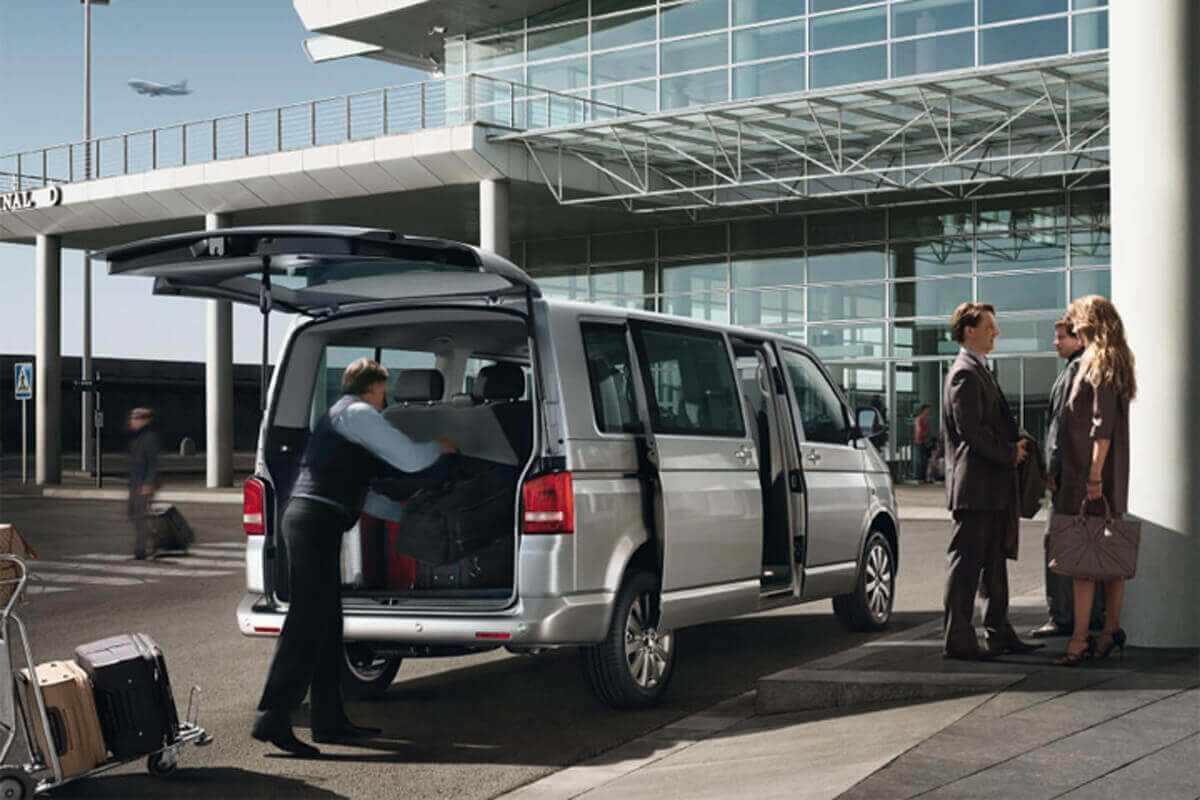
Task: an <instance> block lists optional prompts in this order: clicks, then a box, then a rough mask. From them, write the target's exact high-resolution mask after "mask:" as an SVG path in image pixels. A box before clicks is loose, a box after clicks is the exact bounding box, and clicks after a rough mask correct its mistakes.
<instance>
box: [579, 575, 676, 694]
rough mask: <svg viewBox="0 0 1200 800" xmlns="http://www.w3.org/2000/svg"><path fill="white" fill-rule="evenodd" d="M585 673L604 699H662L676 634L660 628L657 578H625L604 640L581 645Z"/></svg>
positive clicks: (595, 692) (673, 656)
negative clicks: (588, 645)
mask: <svg viewBox="0 0 1200 800" xmlns="http://www.w3.org/2000/svg"><path fill="white" fill-rule="evenodd" d="M580 656H581V659H580V660H581V662H582V666H583V676H584V679H585V680H586V681H587V683H588V686H589V688H591V690H592V692H593V693H594V694H595V695H596V697H598V698H599V699H600V700H601V701H602V702H603V703H605V704H607V705H610V706H612V707H614V708H647V707H649V706H652V705H655V704H656V703H658V701H659V700H661V699H662V696H663V694H664V693H665V692H666V690H667V685H668V684H669V683H670V681H671V674H672V673H673V672H674V669H675V635H674V634H673V633H672V632H670V631H660V630H659V629H658V580H657V579H656V578H655V577H654V576H653V575H652V574H650V573H649V572H635V573H633V574H632V575H630V576H629V577H628V578H626V580H625V582H624V583H623V584H622V585H621V591H620V592H619V593H618V594H617V602H616V608H615V610H614V612H613V619H612V624H610V625H609V629H608V635H607V636H605V638H604V641H602V642H600V643H599V644H597V645H594V646H592V647H582V648H580Z"/></svg>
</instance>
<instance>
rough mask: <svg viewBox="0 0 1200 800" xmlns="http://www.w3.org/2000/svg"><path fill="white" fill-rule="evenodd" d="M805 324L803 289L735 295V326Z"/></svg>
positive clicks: (772, 290) (739, 293)
mask: <svg viewBox="0 0 1200 800" xmlns="http://www.w3.org/2000/svg"><path fill="white" fill-rule="evenodd" d="M802 322H804V290H803V289H782V290H779V289H769V290H764V291H742V292H734V293H733V324H734V325H787V324H796V323H802Z"/></svg>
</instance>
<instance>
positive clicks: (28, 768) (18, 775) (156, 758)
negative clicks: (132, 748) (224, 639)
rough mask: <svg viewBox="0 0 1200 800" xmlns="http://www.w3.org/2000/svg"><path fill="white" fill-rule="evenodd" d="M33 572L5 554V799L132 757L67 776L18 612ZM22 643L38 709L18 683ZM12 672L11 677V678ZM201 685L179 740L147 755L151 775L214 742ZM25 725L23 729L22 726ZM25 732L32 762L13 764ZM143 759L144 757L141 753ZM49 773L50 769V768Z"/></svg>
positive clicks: (1, 646) (0, 616) (0, 726)
mask: <svg viewBox="0 0 1200 800" xmlns="http://www.w3.org/2000/svg"><path fill="white" fill-rule="evenodd" d="M28 578H29V571H28V568H27V567H26V565H25V562H24V560H22V559H21V558H19V557H17V556H15V555H11V554H0V599H4V595H5V594H7V593H9V592H11V594H10V595H9V596H8V597H7V602H6V603H5V604H4V609H3V611H2V612H0V765H3V766H0V800H27V798H30V797H33V796H34V795H35V794H41V793H43V792H49V791H51V790H52V789H55V788H57V787H59V786H62V785H63V784H67V783H71V782H73V781H77V780H79V779H80V778H88V777H91V776H92V775H97V774H99V773H101V772H106V771H108V770H110V769H113V768H114V767H119V766H121V765H122V764H128V763H131V761H132V760H127V761H120V760H117V759H115V758H112V759H109V760H108V761H105V762H104V763H102V764H100V765H98V766H96V767H94V768H92V769H90V770H88V771H87V772H83V773H80V774H79V775H72V776H70V777H66V776H64V775H63V773H62V766H61V765H60V764H59V761H58V754H57V753H56V752H55V748H54V746H53V743H54V728H53V726H52V725H51V724H50V717H49V715H48V714H47V713H46V701H45V699H44V697H43V696H42V688H41V686H40V684H39V682H38V681H37V679H36V676H34V675H33V672H34V667H35V666H36V663H37V662H35V661H34V658H33V649H32V647H31V646H30V644H29V636H28V635H27V633H26V631H25V624H24V623H23V622H21V619H20V617H18V616H17V615H16V614H14V613H13V609H14V607H15V606H16V603H17V600H18V599H19V598H20V597H21V596H22V593H23V590H24V589H25V584H26V583H27V581H28ZM14 632H15V633H16V638H17V640H18V641H19V643H20V655H21V657H22V658H23V660H24V662H25V666H26V668H28V670H29V672H30V675H31V677H32V678H33V680H31V681H30V684H31V687H32V694H33V697H34V700H35V701H36V708H28V707H27V705H26V702H25V701H24V699H23V693H22V692H18V691H17V688H16V663H15V662H14V660H13V636H12V634H13V633H14ZM5 676H7V680H5ZM200 695H201V692H200V687H199V686H192V690H191V692H189V693H188V706H187V714H186V715H185V717H184V719H183V721H182V722H180V723H179V727H178V728H177V729H176V732H175V734H176V735H175V741H174V742H172V743H171V744H168V745H165V746H164V747H161V748H159V749H158V750H155V751H153V752H151V753H150V754H149V755H147V756H146V768H147V769H148V770H149V771H150V774H151V775H156V776H159V777H165V776H167V775H170V774H171V773H172V772H174V771H175V768H176V767H177V766H178V765H179V753H180V751H181V750H182V749H183V746H184V745H186V744H194V745H196V746H197V747H203V746H205V745H207V744H210V743H212V740H213V737H212V736H210V735H209V734H208V733H207V732H206V731H205V730H204V729H203V728H201V727H200V724H199V723H200ZM18 725H20V730H18ZM35 726H39V727H38V728H36V729H38V730H41V731H42V732H43V735H44V740H45V741H46V742H48V743H50V745H51V746H50V747H48V748H47V749H48V750H49V752H48V753H42V752H41V748H40V747H39V746H38V742H37V737H36V736H34V730H35ZM19 732H23V733H24V734H25V741H26V743H27V744H28V747H29V754H30V756H29V757H30V759H31V760H30V761H29V762H27V763H25V764H11V763H8V758H9V754H10V751H11V749H12V746H13V744H14V743H15V742H16V740H17V735H18V733H19ZM138 758H141V756H138ZM47 772H48V773H49V774H45V773H47Z"/></svg>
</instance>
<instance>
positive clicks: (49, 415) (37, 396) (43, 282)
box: [33, 233, 62, 486]
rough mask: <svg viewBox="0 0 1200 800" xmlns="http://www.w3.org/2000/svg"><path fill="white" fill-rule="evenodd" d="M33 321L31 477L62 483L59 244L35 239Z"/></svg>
mask: <svg viewBox="0 0 1200 800" xmlns="http://www.w3.org/2000/svg"><path fill="white" fill-rule="evenodd" d="M35 305H36V309H35V320H34V328H35V333H34V338H35V341H34V347H35V348H36V350H35V354H34V361H35V366H34V380H33V398H34V400H33V408H34V419H35V428H34V435H33V440H34V462H35V463H34V476H35V479H36V480H37V483H38V485H39V486H41V485H44V484H47V483H61V482H62V321H61V317H62V240H61V239H60V238H59V237H57V236H48V235H46V234H42V233H39V234H38V235H37V290H36V299H35Z"/></svg>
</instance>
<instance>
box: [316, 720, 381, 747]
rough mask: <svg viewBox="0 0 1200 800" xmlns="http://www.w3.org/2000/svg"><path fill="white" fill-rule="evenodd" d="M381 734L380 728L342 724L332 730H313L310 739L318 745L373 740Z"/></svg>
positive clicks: (349, 723)
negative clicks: (354, 740) (353, 740)
mask: <svg viewBox="0 0 1200 800" xmlns="http://www.w3.org/2000/svg"><path fill="white" fill-rule="evenodd" d="M381 733H383V729H381V728H368V727H366V726H365V725H355V724H353V723H352V722H343V723H342V724H341V726H339V727H337V728H334V729H333V730H320V729H313V732H312V738H313V741H314V742H316V743H318V744H333V743H334V742H343V741H346V740H347V739H373V738H375V737H376V736H378V735H379V734H381Z"/></svg>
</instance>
